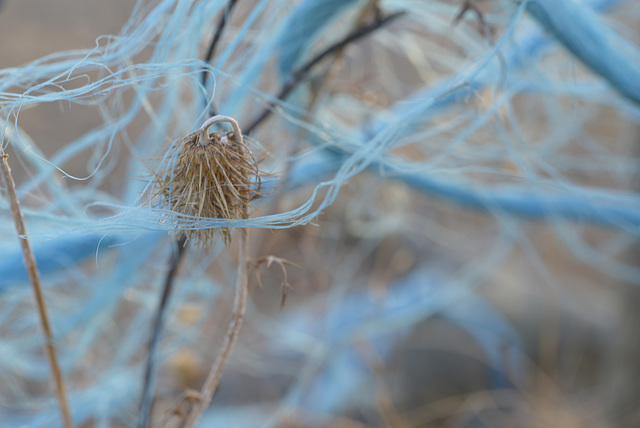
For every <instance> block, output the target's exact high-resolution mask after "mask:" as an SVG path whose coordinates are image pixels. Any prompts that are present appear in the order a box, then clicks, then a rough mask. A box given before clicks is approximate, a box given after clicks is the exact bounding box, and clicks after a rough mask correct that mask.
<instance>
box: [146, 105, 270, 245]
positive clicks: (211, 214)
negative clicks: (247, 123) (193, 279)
mask: <svg viewBox="0 0 640 428" xmlns="http://www.w3.org/2000/svg"><path fill="white" fill-rule="evenodd" d="M220 122H229V123H231V125H232V126H233V131H232V132H225V131H219V132H215V133H209V131H208V129H209V127H210V126H211V125H213V124H216V123H220ZM158 177H159V178H158V184H159V185H160V191H159V192H158V195H161V198H160V200H161V205H162V206H163V207H164V208H168V209H170V210H172V211H174V212H177V213H180V214H184V215H186V216H192V217H208V218H225V219H240V218H246V217H247V215H248V212H249V208H250V204H251V201H252V200H254V199H256V198H258V197H259V196H260V191H261V173H260V170H259V169H258V163H257V161H256V159H255V158H254V157H253V155H252V154H251V151H250V150H249V148H248V147H247V146H246V144H245V143H244V141H243V139H242V131H241V130H240V127H239V126H238V123H237V122H236V121H235V120H234V119H232V118H230V117H227V116H214V117H212V118H211V119H209V120H207V121H206V122H205V123H204V124H203V125H202V127H201V128H200V129H198V130H197V131H196V132H194V133H192V134H189V135H187V136H186V137H184V138H183V139H182V140H181V142H180V144H179V148H178V154H177V157H176V159H175V161H174V162H173V163H172V165H171V167H170V168H169V169H167V170H166V171H164V173H162V174H159V175H158ZM220 232H221V233H222V236H223V239H224V241H225V243H227V244H228V243H229V242H230V240H231V232H230V230H229V229H228V228H223V229H220ZM182 233H183V234H184V235H186V237H187V239H188V240H189V241H191V243H192V244H194V245H196V246H199V247H208V246H210V245H211V244H212V243H213V240H214V237H215V233H216V229H215V228H211V229H190V230H183V231H182Z"/></svg>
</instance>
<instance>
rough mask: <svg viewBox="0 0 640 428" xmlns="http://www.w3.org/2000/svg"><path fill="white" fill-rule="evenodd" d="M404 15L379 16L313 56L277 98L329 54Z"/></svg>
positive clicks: (251, 127) (268, 110)
mask: <svg viewBox="0 0 640 428" xmlns="http://www.w3.org/2000/svg"><path fill="white" fill-rule="evenodd" d="M402 15H404V12H396V13H393V14H391V15H388V16H386V17H384V18H381V17H377V18H376V19H375V20H374V21H373V22H372V23H370V24H368V25H365V26H362V27H359V28H357V29H355V30H354V31H352V32H350V33H349V34H347V35H346V36H345V37H344V38H343V39H342V40H340V41H338V42H336V43H334V44H333V45H331V46H329V47H328V48H327V49H325V50H324V51H322V52H320V53H319V54H318V55H316V56H315V57H313V58H312V59H311V60H310V61H309V62H307V63H306V64H305V65H303V66H302V67H300V68H299V69H298V70H296V71H294V72H293V73H291V76H289V79H288V80H287V82H286V83H285V84H284V85H283V86H282V88H281V89H280V92H279V93H278V95H277V96H276V98H277V99H278V100H284V99H285V98H286V97H287V96H288V95H289V94H290V93H291V91H293V89H294V88H295V87H296V86H297V85H298V84H299V83H300V82H301V81H302V79H304V78H305V77H307V75H308V74H309V72H310V71H311V69H312V68H313V67H314V66H315V65H316V64H318V63H319V62H320V61H322V60H323V59H324V58H326V57H327V56H329V55H331V54H332V53H334V52H336V51H339V50H340V49H343V48H344V47H345V46H347V45H348V44H349V43H353V42H355V41H356V40H358V39H361V38H362V37H364V36H366V35H368V34H370V33H372V32H374V31H376V30H377V29H379V28H381V27H383V26H384V25H386V24H388V23H389V22H391V21H393V20H394V19H396V18H398V17H399V16H402ZM275 105H276V103H275V102H270V103H269V105H268V106H267V107H266V108H265V109H264V111H263V112H262V113H261V114H260V115H259V116H258V117H257V118H256V119H254V121H253V122H251V124H250V125H248V126H247V127H246V128H245V132H244V133H245V135H249V134H251V132H252V131H253V130H254V129H255V128H256V127H257V126H258V125H260V123H262V121H264V120H265V119H266V118H267V117H269V115H270V114H271V113H272V111H273V108H274V107H275Z"/></svg>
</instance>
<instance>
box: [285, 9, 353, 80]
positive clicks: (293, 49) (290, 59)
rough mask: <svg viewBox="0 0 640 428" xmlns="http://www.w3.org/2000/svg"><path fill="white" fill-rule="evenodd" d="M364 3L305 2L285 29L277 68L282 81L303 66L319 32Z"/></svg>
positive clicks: (291, 16)
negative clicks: (349, 10)
mask: <svg viewBox="0 0 640 428" xmlns="http://www.w3.org/2000/svg"><path fill="white" fill-rule="evenodd" d="M358 2H360V3H361V2H362V0H305V1H303V2H301V3H300V4H299V5H298V6H297V7H296V9H295V10H294V11H293V12H291V13H290V14H289V16H288V18H287V22H286V24H285V25H284V28H283V30H282V40H281V42H280V43H279V46H280V49H279V50H280V52H279V58H278V65H279V68H280V69H279V71H280V75H281V76H282V79H286V78H287V76H289V74H290V73H291V72H292V71H294V70H295V69H296V68H297V67H299V66H300V62H301V61H302V60H303V59H304V57H305V56H308V55H309V47H310V46H311V45H312V44H313V42H314V41H315V39H316V37H317V35H318V33H320V32H321V31H322V30H323V29H324V28H325V27H327V26H328V25H330V24H331V23H332V21H333V20H334V19H335V18H336V17H338V16H339V14H340V13H343V10H344V9H345V8H349V7H352V6H354V5H355V4H357V3H358Z"/></svg>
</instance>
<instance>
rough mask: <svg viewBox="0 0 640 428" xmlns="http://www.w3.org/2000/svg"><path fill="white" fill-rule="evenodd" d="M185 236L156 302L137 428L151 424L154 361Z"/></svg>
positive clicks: (183, 248)
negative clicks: (156, 306)
mask: <svg viewBox="0 0 640 428" xmlns="http://www.w3.org/2000/svg"><path fill="white" fill-rule="evenodd" d="M186 244H187V236H186V235H184V234H182V235H180V237H179V238H178V239H177V241H176V245H177V247H178V248H177V250H176V252H174V253H172V255H171V259H169V270H168V271H167V276H166V277H165V281H164V286H163V288H162V296H161V297H160V301H159V302H158V308H157V309H156V317H155V320H154V322H153V329H152V330H151V339H149V352H148V353H147V363H146V368H145V372H144V384H143V385H142V398H141V400H140V414H139V416H138V427H139V428H147V427H148V426H149V425H150V422H151V409H152V408H153V397H154V395H153V393H154V389H155V380H156V377H157V373H156V367H155V360H156V354H157V349H158V343H159V342H160V337H161V336H162V327H163V318H164V313H165V312H166V309H167V306H168V304H169V298H170V297H171V292H172V291H173V284H174V282H175V277H176V273H177V272H178V266H179V264H180V261H181V260H182V256H183V255H184V252H185V250H186Z"/></svg>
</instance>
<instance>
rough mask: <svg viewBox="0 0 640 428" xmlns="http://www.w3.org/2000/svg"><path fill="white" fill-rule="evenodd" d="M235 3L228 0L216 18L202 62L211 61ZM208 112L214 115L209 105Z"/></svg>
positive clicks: (203, 74)
mask: <svg viewBox="0 0 640 428" xmlns="http://www.w3.org/2000/svg"><path fill="white" fill-rule="evenodd" d="M236 3H237V0H229V2H228V3H227V7H226V8H225V11H224V12H223V13H222V15H221V16H220V19H219V20H218V26H217V27H216V32H215V33H214V34H213V38H212V39H211V43H209V48H208V49H207V54H206V55H205V57H204V62H206V63H207V64H208V63H209V62H210V61H211V59H212V58H213V55H214V54H215V51H216V47H217V46H218V42H219V41H220V39H221V37H222V32H223V30H224V28H225V27H226V26H227V21H228V19H229V16H231V11H232V10H233V7H234V6H235V5H236ZM202 87H203V88H206V87H207V70H206V69H204V70H202ZM205 102H206V101H205ZM209 113H210V115H211V116H215V115H216V113H215V109H214V108H213V106H212V107H211V109H210V112H209Z"/></svg>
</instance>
